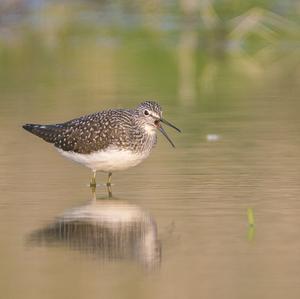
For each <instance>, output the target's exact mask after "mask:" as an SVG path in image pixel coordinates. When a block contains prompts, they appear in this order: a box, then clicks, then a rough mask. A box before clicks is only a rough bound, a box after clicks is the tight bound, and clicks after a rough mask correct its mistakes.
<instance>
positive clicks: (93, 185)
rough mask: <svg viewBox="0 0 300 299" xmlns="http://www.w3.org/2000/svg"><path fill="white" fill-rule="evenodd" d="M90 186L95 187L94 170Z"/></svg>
mask: <svg viewBox="0 0 300 299" xmlns="http://www.w3.org/2000/svg"><path fill="white" fill-rule="evenodd" d="M90 187H92V188H95V187H96V171H94V170H93V176H92V178H91V182H90Z"/></svg>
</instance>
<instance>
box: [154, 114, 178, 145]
mask: <svg viewBox="0 0 300 299" xmlns="http://www.w3.org/2000/svg"><path fill="white" fill-rule="evenodd" d="M161 122H162V123H164V124H166V125H168V126H169V127H171V128H173V129H175V130H176V131H178V132H180V133H181V131H180V130H179V129H178V128H176V127H175V126H174V125H172V124H171V123H169V122H168V121H166V120H165V119H163V118H160V119H158V120H156V121H155V124H156V126H157V128H158V130H160V131H161V133H162V134H163V135H164V136H165V137H166V139H167V140H168V141H169V142H170V143H171V145H172V146H173V147H175V145H174V143H173V142H172V140H171V139H170V137H169V136H168V134H167V132H166V131H165V130H164V128H163V127H162V126H161V124H160V123H161Z"/></svg>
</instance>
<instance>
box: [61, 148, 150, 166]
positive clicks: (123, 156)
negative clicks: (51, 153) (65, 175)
mask: <svg viewBox="0 0 300 299" xmlns="http://www.w3.org/2000/svg"><path fill="white" fill-rule="evenodd" d="M58 151H59V152H60V153H61V154H62V155H63V156H64V157H66V158H68V159H71V160H73V161H75V162H78V163H80V164H83V165H84V166H86V167H88V168H90V169H92V170H99V171H104V172H114V171H120V170H125V169H127V168H130V167H134V166H136V165H138V164H139V163H141V162H142V161H143V160H145V159H146V158H147V157H148V156H149V154H150V151H147V152H145V153H142V154H138V153H135V152H133V151H130V150H118V149H108V150H105V151H98V152H93V153H90V154H79V153H75V152H67V151H63V150H61V149H58Z"/></svg>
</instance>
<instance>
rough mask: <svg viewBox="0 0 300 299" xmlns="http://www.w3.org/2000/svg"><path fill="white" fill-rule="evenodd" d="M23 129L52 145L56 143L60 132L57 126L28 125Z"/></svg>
mask: <svg viewBox="0 0 300 299" xmlns="http://www.w3.org/2000/svg"><path fill="white" fill-rule="evenodd" d="M23 128H24V129H25V130H26V131H28V132H30V133H32V134H34V135H36V136H38V137H40V138H43V139H44V140H45V141H47V142H50V143H55V141H56V139H57V137H58V134H59V131H60V128H59V127H58V126H56V125H37V124H26V125H23Z"/></svg>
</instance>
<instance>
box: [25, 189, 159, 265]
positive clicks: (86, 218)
mask: <svg viewBox="0 0 300 299" xmlns="http://www.w3.org/2000/svg"><path fill="white" fill-rule="evenodd" d="M92 194H93V197H92V200H90V201H89V202H88V203H87V204H85V205H82V206H79V207H75V208H73V209H70V210H67V211H65V212H64V213H63V214H62V215H61V216H60V217H58V218H57V220H56V221H55V222H54V223H53V224H50V225H49V226H47V227H45V228H42V229H40V230H37V231H34V232H33V233H32V234H31V235H30V238H29V243H30V244H34V245H39V246H47V245H52V246H53V245H64V246H66V247H68V248H70V249H74V250H78V251H80V252H84V253H87V254H93V255H95V256H98V257H100V258H102V259H104V260H108V261H112V260H134V261H136V262H138V263H139V264H140V265H142V266H143V267H145V268H147V269H155V268H158V267H159V265H160V260H161V244H160V241H159V240H158V234H157V225H156V222H155V220H154V219H153V218H152V217H151V215H149V213H147V212H146V211H145V210H143V209H142V208H140V207H139V206H136V205H133V204H129V203H127V202H126V201H123V200H119V199H114V198H112V197H110V194H109V199H96V195H95V189H94V190H92Z"/></svg>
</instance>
